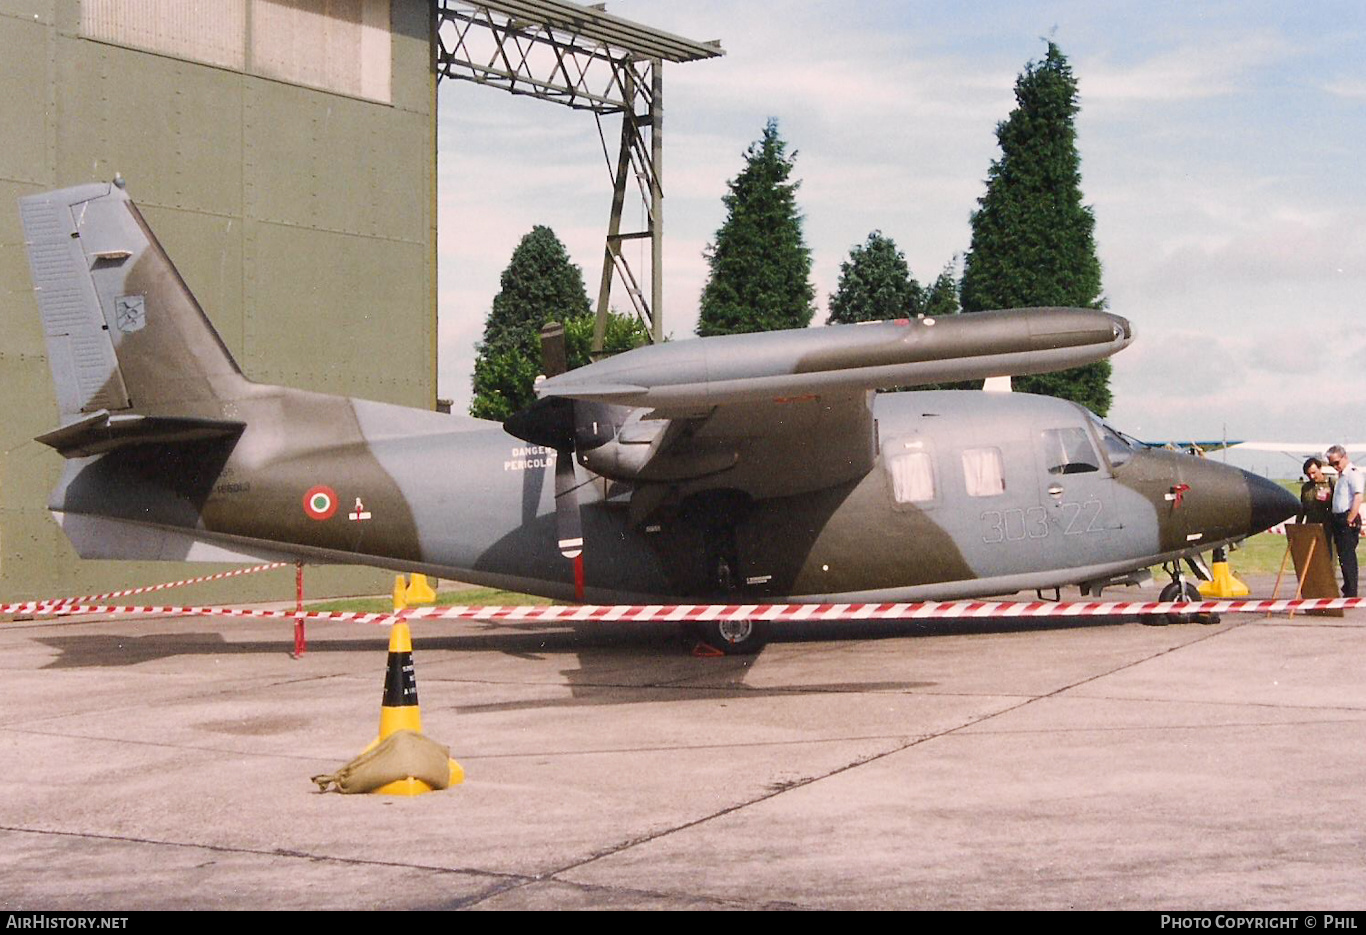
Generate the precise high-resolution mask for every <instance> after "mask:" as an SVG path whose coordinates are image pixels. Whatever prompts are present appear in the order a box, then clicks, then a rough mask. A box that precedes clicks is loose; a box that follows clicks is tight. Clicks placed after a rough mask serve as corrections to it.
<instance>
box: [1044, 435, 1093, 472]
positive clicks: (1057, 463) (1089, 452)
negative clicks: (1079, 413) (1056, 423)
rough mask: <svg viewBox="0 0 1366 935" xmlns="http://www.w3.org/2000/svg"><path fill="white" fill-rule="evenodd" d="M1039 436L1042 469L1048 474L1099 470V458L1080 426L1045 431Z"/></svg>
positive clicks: (1088, 436) (1089, 437) (1089, 438)
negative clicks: (1041, 447)
mask: <svg viewBox="0 0 1366 935" xmlns="http://www.w3.org/2000/svg"><path fill="white" fill-rule="evenodd" d="M1039 434H1040V435H1041V436H1042V439H1043V457H1044V467H1046V468H1047V469H1048V473H1049V474H1086V473H1089V472H1092V471H1099V470H1100V456H1099V455H1097V454H1096V449H1095V446H1093V445H1092V444H1091V436H1090V435H1089V434H1088V433H1087V431H1086V429H1085V428H1083V427H1082V426H1080V425H1077V426H1071V427H1069V428H1062V429H1045V430H1044V431H1042V432H1040V433H1039Z"/></svg>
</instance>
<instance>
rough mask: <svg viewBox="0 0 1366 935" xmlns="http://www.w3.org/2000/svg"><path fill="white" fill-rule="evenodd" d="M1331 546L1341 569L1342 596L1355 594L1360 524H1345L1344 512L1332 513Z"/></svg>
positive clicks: (1345, 516) (1354, 595) (1353, 595)
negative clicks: (1335, 552)
mask: <svg viewBox="0 0 1366 935" xmlns="http://www.w3.org/2000/svg"><path fill="white" fill-rule="evenodd" d="M1332 529H1333V547H1334V548H1335V549H1337V553H1338V567H1340V568H1341V569H1342V596H1343V597H1356V596H1357V542H1358V541H1360V539H1361V525H1360V524H1359V523H1358V524H1357V525H1356V526H1348V525H1347V514H1346V513H1334V514H1333V526H1332Z"/></svg>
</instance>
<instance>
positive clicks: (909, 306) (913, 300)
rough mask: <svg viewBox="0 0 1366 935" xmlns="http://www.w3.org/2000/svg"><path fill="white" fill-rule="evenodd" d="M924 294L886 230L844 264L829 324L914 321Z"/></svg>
mask: <svg viewBox="0 0 1366 935" xmlns="http://www.w3.org/2000/svg"><path fill="white" fill-rule="evenodd" d="M922 293H923V290H922V289H921V288H920V283H918V282H916V281H915V277H913V276H912V275H911V270H910V267H908V266H907V265H906V255H905V254H903V253H902V252H901V251H900V250H898V249H897V248H896V244H895V243H894V242H893V241H892V239H891V238H890V237H887V236H884V235H883V233H882V231H873V232H872V233H871V234H869V235H868V239H867V241H865V242H864V243H862V244H856V245H855V246H854V248H853V249H852V250H850V251H849V259H847V260H845V261H844V262H843V263H841V264H840V280H839V286H838V288H837V290H836V291H835V292H834V293H833V294H832V295H831V296H830V318H829V320H828V321H827V324H831V325H847V324H852V323H854V322H858V321H887V320H890V319H894V318H913V317H915V316H916V315H918V314H920V306H921V302H922V300H923V294H922Z"/></svg>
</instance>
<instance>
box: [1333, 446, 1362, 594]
mask: <svg viewBox="0 0 1366 935" xmlns="http://www.w3.org/2000/svg"><path fill="white" fill-rule="evenodd" d="M1328 463H1329V464H1331V465H1332V466H1333V468H1334V469H1335V470H1336V471H1337V472H1338V483H1337V486H1336V487H1335V488H1333V545H1334V546H1335V547H1336V548H1337V550H1338V565H1339V566H1340V567H1341V568H1342V596H1343V597H1356V596H1357V541H1358V540H1360V539H1361V497H1362V493H1363V492H1364V491H1366V474H1362V472H1361V468H1359V467H1356V466H1355V465H1354V464H1352V462H1351V461H1348V460H1347V452H1346V451H1345V450H1343V447H1342V446H1341V445H1334V446H1333V447H1332V448H1329V449H1328Z"/></svg>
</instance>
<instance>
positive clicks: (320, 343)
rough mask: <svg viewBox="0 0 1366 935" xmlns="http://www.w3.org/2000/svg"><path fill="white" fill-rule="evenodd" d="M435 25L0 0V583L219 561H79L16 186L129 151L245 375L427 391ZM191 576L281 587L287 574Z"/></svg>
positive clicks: (377, 576) (336, 578)
mask: <svg viewBox="0 0 1366 935" xmlns="http://www.w3.org/2000/svg"><path fill="white" fill-rule="evenodd" d="M186 11H189V13H188V14H187V12H186ZM432 48H433V46H432V10H431V6H430V4H429V3H428V2H427V0H214V2H211V3H209V2H201V3H187V2H181V0H81V2H78V0H46V2H44V0H0V139H3V140H4V141H5V142H4V144H3V145H0V297H2V301H3V308H0V399H2V400H3V405H4V417H3V419H2V420H0V599H4V600H15V599H22V598H31V597H60V596H64V595H69V594H81V593H89V592H92V591H102V590H109V589H113V588H118V587H127V586H129V585H136V584H145V583H152V582H156V581H163V580H168V579H172V578H179V577H189V576H192V575H200V574H206V573H208V572H209V571H214V570H218V568H219V567H222V566H214V565H208V564H194V565H173V564H162V563H128V562H83V561H80V560H79V559H77V557H76V555H75V553H74V552H73V551H72V549H71V547H70V546H69V545H68V543H67V541H66V539H65V537H64V536H63V535H62V533H61V531H60V530H59V529H58V528H57V526H56V524H55V523H54V522H53V520H52V519H51V517H50V516H49V515H48V512H47V510H46V503H47V496H48V492H49V491H50V490H51V488H52V486H53V484H54V483H55V481H56V479H57V477H58V474H59V471H60V466H61V458H60V456H59V455H57V454H56V453H55V452H53V451H52V450H51V449H49V448H47V447H45V446H43V445H40V444H38V443H36V442H34V441H32V439H33V437H34V436H35V435H38V434H41V433H43V432H46V431H48V430H50V429H52V428H54V427H55V426H56V425H57V409H56V404H55V402H54V400H53V393H52V383H51V380H50V378H49V376H48V370H47V362H46V352H45V349H44V345H43V335H42V329H41V326H40V324H39V317H38V308H37V304H36V302H35V301H34V297H33V291H32V285H31V283H30V281H29V271H28V261H27V257H26V255H25V252H24V245H23V236H22V233H21V232H20V227H19V220H18V209H17V205H16V199H17V198H18V197H19V196H21V195H25V194H29V193H31V192H35V191H42V190H44V189H49V188H57V187H63V186H68V185H76V184H80V183H84V182H92V181H108V180H110V179H112V178H113V177H114V174H115V173H116V172H117V173H120V174H121V175H122V176H123V177H124V178H125V179H126V180H127V187H128V192H129V194H130V195H131V196H132V197H133V199H134V200H135V201H137V202H138V204H139V205H140V207H141V208H142V211H143V213H144V215H145V216H146V217H147V219H148V221H149V222H150V223H151V225H152V227H153V229H154V230H155V231H156V232H157V234H158V236H159V237H160V239H161V241H162V244H163V246H164V247H165V248H166V250H167V252H168V253H169V254H170V255H171V258H172V259H173V260H174V262H175V263H176V265H177V266H178V267H179V269H180V271H181V273H182V275H183V276H184V277H185V279H186V280H187V281H188V283H189V285H190V288H191V289H192V290H193V291H194V292H195V294H196V295H197V296H198V298H199V300H200V302H201V304H202V305H203V306H204V308H205V310H206V311H207V312H208V314H209V316H210V317H211V318H212V320H213V323H214V325H215V326H216V327H217V329H218V331H219V332H220V333H221V334H222V336H223V339H224V341H225V342H226V343H227V345H228V347H229V348H230V349H231V351H232V353H233V355H234V356H235V357H236V358H237V360H238V362H239V363H240V364H241V366H242V369H243V370H244V371H245V373H246V374H247V376H248V377H250V378H251V379H254V380H258V381H261V382H266V383H283V384H288V385H293V386H300V387H307V388H309V389H316V390H322V391H326V392H334V393H345V394H347V395H353V396H364V397H368V398H371V399H378V400H384V401H387V402H395V403H402V404H406V405H410V406H423V407H427V408H431V407H432V406H433V405H434V403H435V397H436V217H435V192H436V124H435V120H436V77H435V73H434V71H433V68H432V56H433V52H432ZM391 580H392V578H391V577H390V576H389V575H388V574H387V573H383V572H378V571H373V570H364V569H336V568H329V569H317V570H312V569H311V570H310V571H309V572H308V578H307V584H308V591H309V594H310V595H315V594H322V593H357V592H364V591H370V592H375V591H385V590H387V582H389V581H391ZM174 593H177V594H178V593H179V592H174ZM185 593H186V595H187V598H186V599H187V600H193V601H194V602H201V601H210V600H224V599H228V598H229V597H231V598H232V599H236V600H242V599H244V598H248V597H256V598H273V599H283V598H287V597H292V595H293V576H292V574H287V573H285V572H272V573H270V574H268V575H263V576H259V577H256V578H238V579H233V580H232V581H231V582H229V583H227V584H224V585H206V586H201V587H197V588H196V589H195V590H194V592H193V597H192V598H190V597H189V594H190V592H185Z"/></svg>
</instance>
